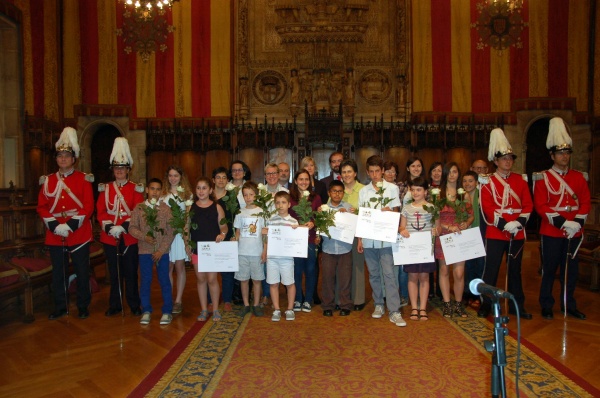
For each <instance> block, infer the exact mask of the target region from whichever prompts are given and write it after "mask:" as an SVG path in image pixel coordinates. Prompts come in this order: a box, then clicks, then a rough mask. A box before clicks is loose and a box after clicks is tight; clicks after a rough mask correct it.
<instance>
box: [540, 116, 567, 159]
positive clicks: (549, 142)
mask: <svg viewBox="0 0 600 398" xmlns="http://www.w3.org/2000/svg"><path fill="white" fill-rule="evenodd" d="M572 145H573V140H572V139H571V137H570V136H569V133H567V128H566V127H565V122H564V121H563V120H562V119H561V118H559V117H554V118H552V119H550V126H549V128H548V138H547V139H546V148H548V150H549V151H550V152H552V153H554V152H558V151H569V152H572V151H573V147H572Z"/></svg>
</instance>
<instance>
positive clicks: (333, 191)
mask: <svg viewBox="0 0 600 398" xmlns="http://www.w3.org/2000/svg"><path fill="white" fill-rule="evenodd" d="M329 192H331V193H344V190H339V189H332V190H331V191H329Z"/></svg>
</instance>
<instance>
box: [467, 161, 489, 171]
mask: <svg viewBox="0 0 600 398" xmlns="http://www.w3.org/2000/svg"><path fill="white" fill-rule="evenodd" d="M471 171H474V172H475V173H477V174H487V172H488V165H487V162H486V161H485V160H481V159H477V160H476V161H474V162H473V164H471Z"/></svg>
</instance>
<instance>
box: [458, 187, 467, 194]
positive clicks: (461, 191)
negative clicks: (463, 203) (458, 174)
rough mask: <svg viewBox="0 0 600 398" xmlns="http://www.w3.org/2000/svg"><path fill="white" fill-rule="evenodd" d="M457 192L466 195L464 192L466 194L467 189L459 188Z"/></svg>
mask: <svg viewBox="0 0 600 398" xmlns="http://www.w3.org/2000/svg"><path fill="white" fill-rule="evenodd" d="M456 193H457V194H459V195H464V194H465V190H464V189H462V188H458V189H457V190H456Z"/></svg>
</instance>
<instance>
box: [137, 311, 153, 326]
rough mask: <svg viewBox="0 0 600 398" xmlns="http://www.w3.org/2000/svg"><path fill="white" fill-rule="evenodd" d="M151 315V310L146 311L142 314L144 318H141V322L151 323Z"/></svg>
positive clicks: (144, 323)
mask: <svg viewBox="0 0 600 398" xmlns="http://www.w3.org/2000/svg"><path fill="white" fill-rule="evenodd" d="M151 316H152V315H151V314H150V313H149V312H144V313H143V314H142V319H140V323H141V324H142V325H147V324H149V323H150V317H151Z"/></svg>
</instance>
